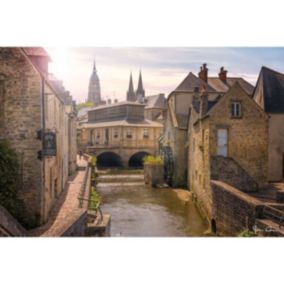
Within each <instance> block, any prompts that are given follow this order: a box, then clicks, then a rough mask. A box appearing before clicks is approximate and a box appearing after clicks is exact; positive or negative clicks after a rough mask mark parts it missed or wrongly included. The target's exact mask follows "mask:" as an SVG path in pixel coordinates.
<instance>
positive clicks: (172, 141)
mask: <svg viewBox="0 0 284 284" xmlns="http://www.w3.org/2000/svg"><path fill="white" fill-rule="evenodd" d="M235 82H238V83H239V84H240V85H241V86H242V88H243V89H244V90H245V91H246V92H247V93H248V94H249V95H250V96H251V95H252V93H253V90H254V87H253V86H252V85H251V84H250V83H248V82H247V81H245V80H244V79H243V78H241V77H228V76H227V71H226V70H225V69H224V68H223V67H222V68H221V69H220V73H219V76H218V77H209V76H208V68H207V65H206V64H203V65H202V66H201V67H200V72H199V74H198V76H196V75H194V74H193V73H192V72H190V73H189V74H188V75H187V76H186V78H185V79H184V80H183V81H182V82H181V83H180V85H178V87H177V88H176V89H175V90H174V91H173V92H171V93H170V94H169V96H168V98H167V116H166V119H165V129H164V134H163V137H162V139H161V145H162V151H163V152H164V155H165V157H166V161H167V164H166V172H167V176H168V182H170V183H171V184H172V185H174V186H178V185H182V186H186V183H187V164H188V161H187V152H188V149H187V148H188V136H187V129H188V117H189V113H190V108H191V104H192V98H193V96H194V93H195V90H196V89H200V90H201V89H202V88H203V87H204V88H206V91H207V93H208V101H214V100H216V98H217V97H219V96H223V95H224V94H225V93H226V92H227V91H228V90H229V89H230V87H231V86H233V85H234V83H235ZM167 169H168V170H167Z"/></svg>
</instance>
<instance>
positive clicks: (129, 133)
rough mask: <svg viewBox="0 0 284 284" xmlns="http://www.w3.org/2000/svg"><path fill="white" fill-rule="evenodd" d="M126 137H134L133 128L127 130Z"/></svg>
mask: <svg viewBox="0 0 284 284" xmlns="http://www.w3.org/2000/svg"><path fill="white" fill-rule="evenodd" d="M126 138H132V131H131V129H127V130H126Z"/></svg>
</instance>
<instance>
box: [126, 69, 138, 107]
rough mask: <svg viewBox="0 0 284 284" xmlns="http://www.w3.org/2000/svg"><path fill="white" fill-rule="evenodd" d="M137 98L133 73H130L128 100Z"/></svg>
mask: <svg viewBox="0 0 284 284" xmlns="http://www.w3.org/2000/svg"><path fill="white" fill-rule="evenodd" d="M136 99H137V98H136V94H135V92H134V88H133V80H132V73H130V79H129V87H128V91H127V97H126V100H127V101H129V102H135V101H136Z"/></svg>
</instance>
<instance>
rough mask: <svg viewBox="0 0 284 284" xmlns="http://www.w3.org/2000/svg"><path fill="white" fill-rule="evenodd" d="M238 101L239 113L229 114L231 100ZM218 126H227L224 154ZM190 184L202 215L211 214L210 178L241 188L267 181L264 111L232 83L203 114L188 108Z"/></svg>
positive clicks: (249, 188)
mask: <svg viewBox="0 0 284 284" xmlns="http://www.w3.org/2000/svg"><path fill="white" fill-rule="evenodd" d="M235 101H237V102H239V103H241V111H242V116H241V117H239V118H235V117H232V115H231V107H232V102H235ZM218 129H227V133H228V141H227V157H217V156H218V147H217V141H218V138H217V133H218ZM188 135H189V154H188V160H189V183H190V189H191V190H193V191H194V193H195V194H196V196H197V198H198V203H199V204H200V207H201V208H202V209H203V211H204V212H205V215H207V216H212V214H213V213H212V208H213V206H214V201H213V197H212V191H211V184H210V180H211V179H219V180H223V181H224V182H226V183H228V184H231V185H233V186H235V187H237V188H238V189H241V190H243V191H255V190H257V189H258V188H261V187H264V186H265V185H266V183H267V173H268V158H267V157H268V118H267V116H266V114H265V113H264V112H263V110H262V109H261V108H260V107H259V106H258V105H257V104H256V103H255V102H254V101H253V100H252V99H251V98H250V97H249V96H248V95H247V94H246V93H245V92H244V91H243V90H242V89H241V87H240V86H238V85H235V86H234V87H233V88H231V89H230V91H229V92H228V93H227V94H225V95H224V97H222V98H221V99H220V100H219V101H218V102H217V103H216V105H215V106H213V108H212V109H211V110H210V111H209V112H208V113H207V114H206V116H201V115H200V113H198V112H197V111H195V109H194V108H192V109H191V117H190V122H189V133H188Z"/></svg>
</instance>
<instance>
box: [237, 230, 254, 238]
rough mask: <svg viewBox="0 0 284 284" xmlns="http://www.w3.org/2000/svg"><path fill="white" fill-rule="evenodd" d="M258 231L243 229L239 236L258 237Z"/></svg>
mask: <svg viewBox="0 0 284 284" xmlns="http://www.w3.org/2000/svg"><path fill="white" fill-rule="evenodd" d="M256 236H257V235H256V233H255V232H252V231H249V230H246V231H242V232H241V233H240V234H239V237H245V238H247V237H256Z"/></svg>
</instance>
